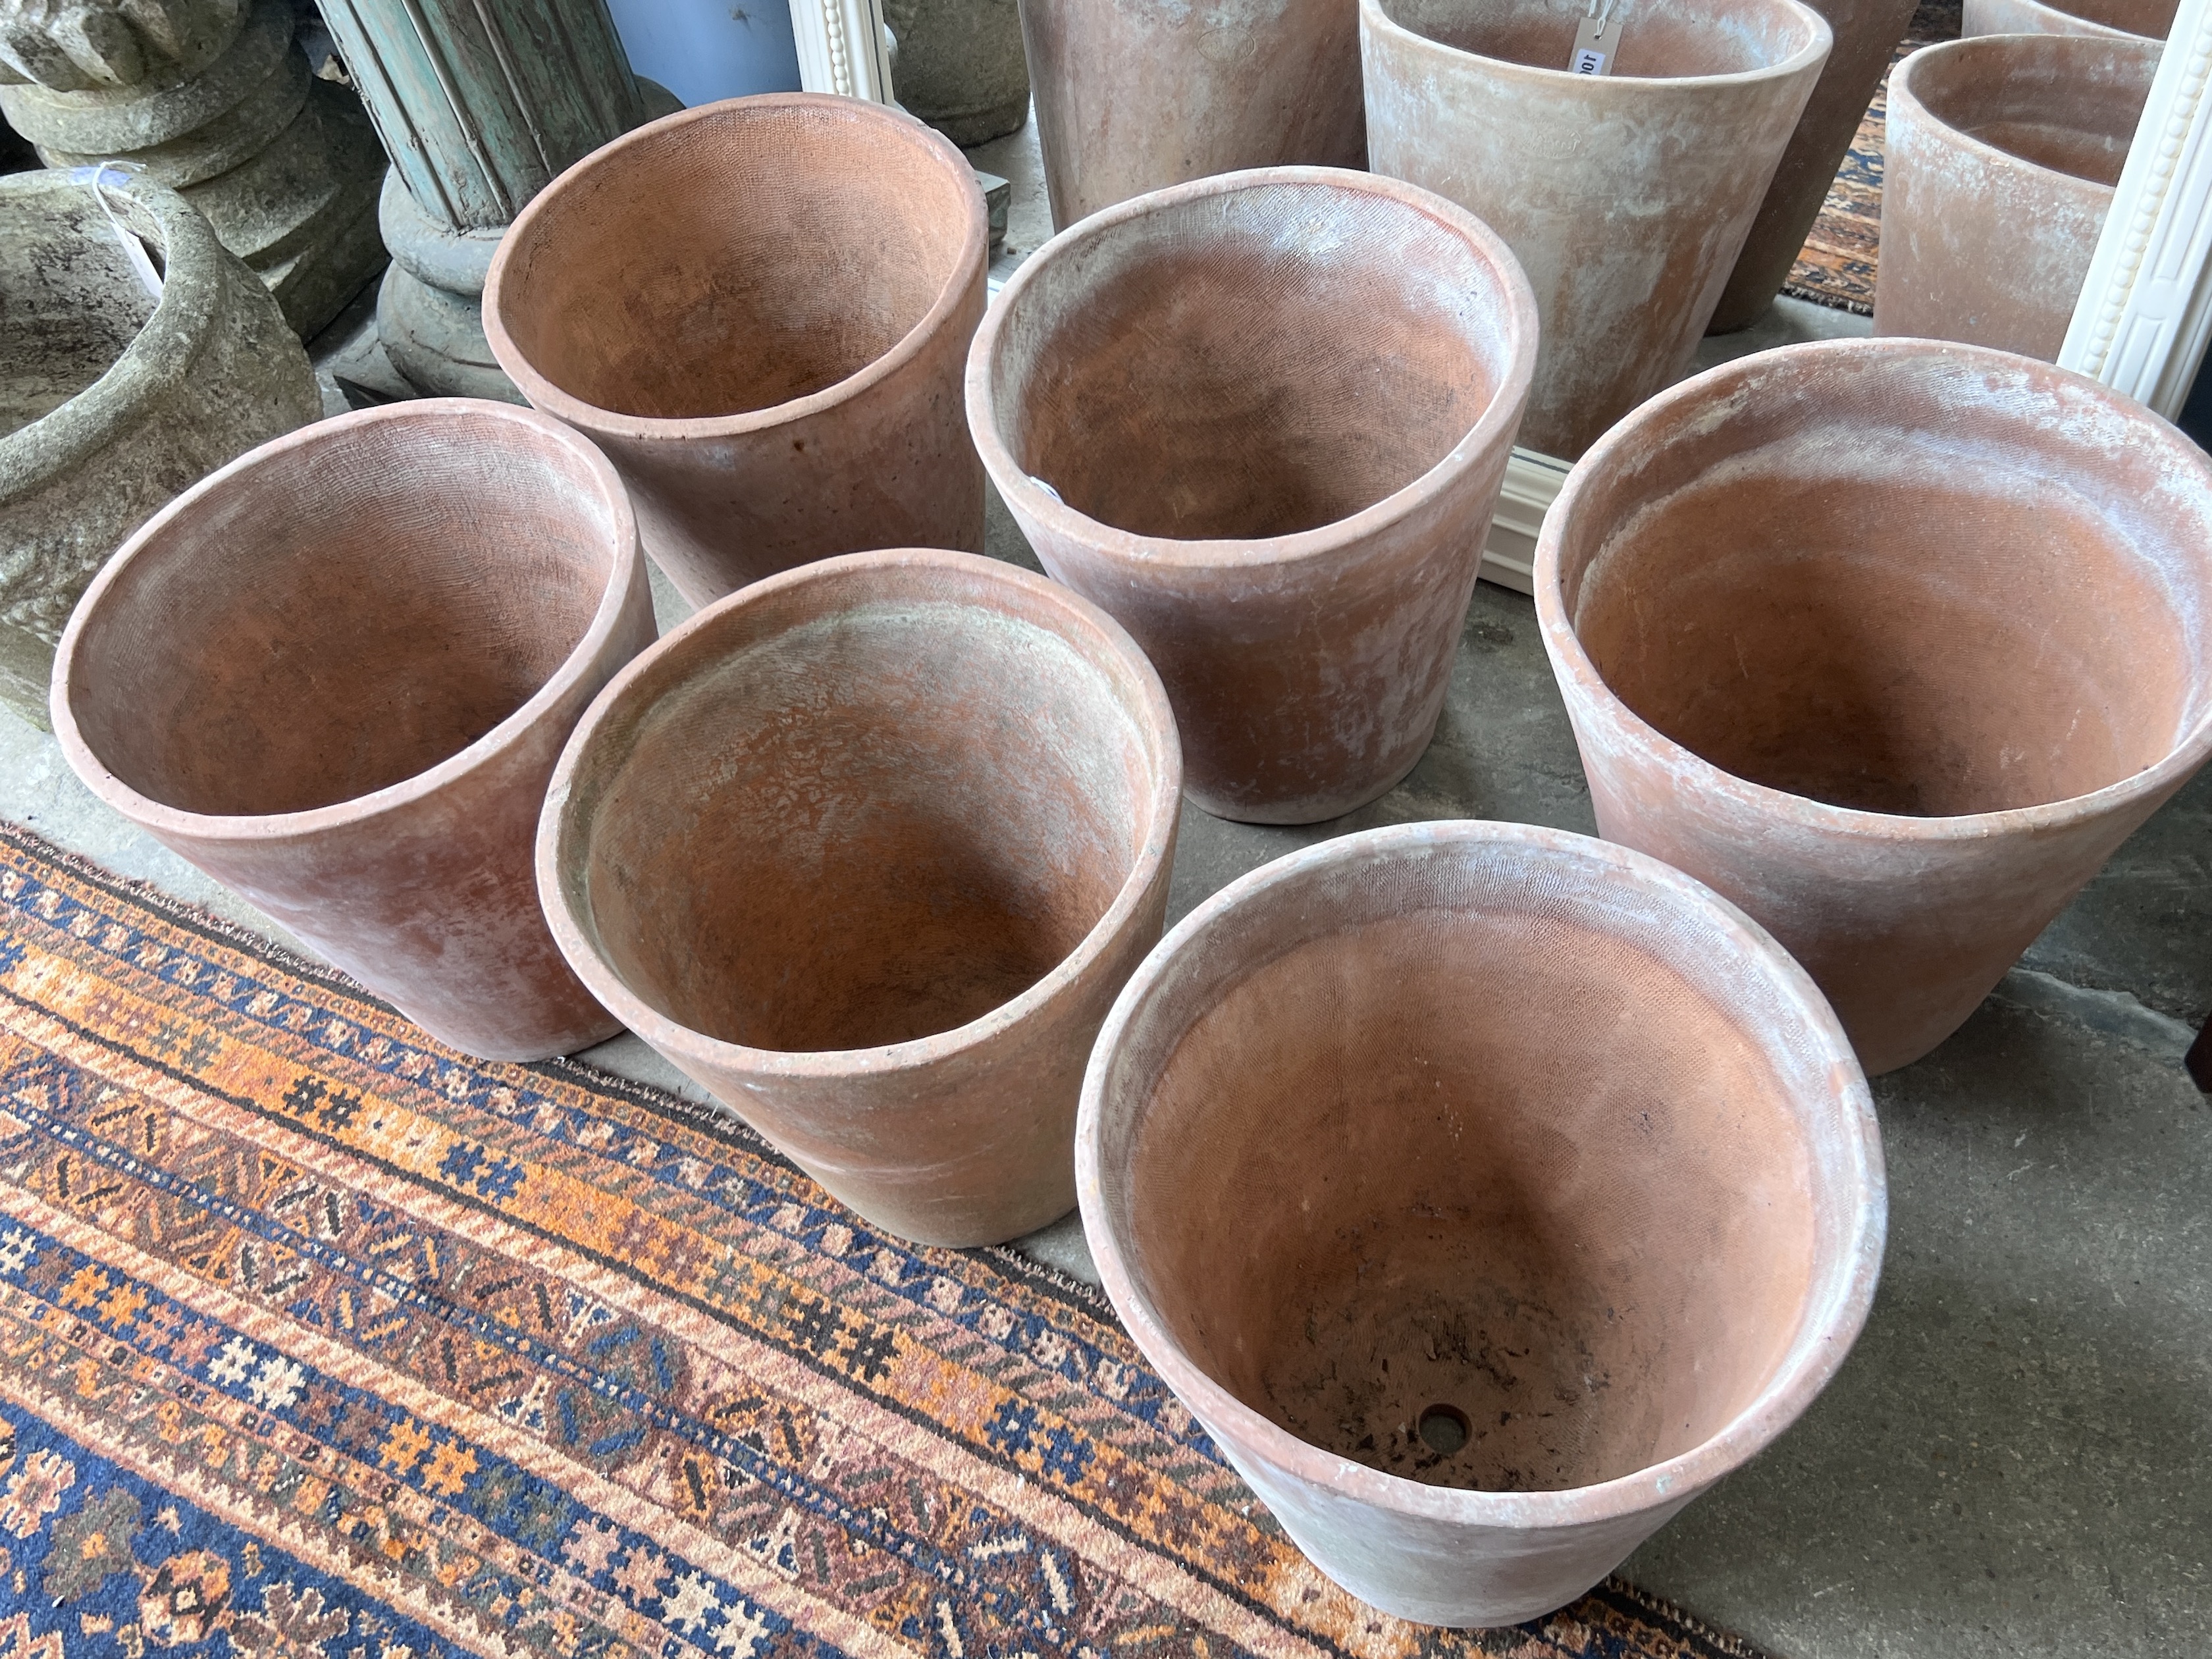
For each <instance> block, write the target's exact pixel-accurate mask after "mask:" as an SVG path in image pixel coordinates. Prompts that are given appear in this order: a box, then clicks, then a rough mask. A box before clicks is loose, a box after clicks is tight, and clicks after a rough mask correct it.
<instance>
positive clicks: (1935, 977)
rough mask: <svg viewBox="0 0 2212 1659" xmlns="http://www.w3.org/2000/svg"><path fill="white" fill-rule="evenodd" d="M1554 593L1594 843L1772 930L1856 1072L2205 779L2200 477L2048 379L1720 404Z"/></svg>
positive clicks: (2180, 443)
mask: <svg viewBox="0 0 2212 1659" xmlns="http://www.w3.org/2000/svg"><path fill="white" fill-rule="evenodd" d="M1535 585H1536V607H1537V617H1538V619H1539V622H1540V623H1541V627H1542V629H1543V633H1544V643H1545V647H1546V648H1547V650H1548V651H1549V652H1550V653H1551V658H1552V665H1553V670H1554V671H1556V672H1557V674H1558V676H1559V688H1560V690H1561V692H1562V694H1563V695H1564V696H1565V701H1566V706H1567V713H1568V714H1569V715H1570V716H1571V719H1572V720H1573V722H1574V727H1575V736H1576V739H1577V743H1578V744H1580V746H1581V749H1582V757H1583V771H1584V772H1585V774H1586V775H1588V777H1589V785H1590V793H1591V795H1592V797H1593V800H1594V804H1595V807H1596V811H1597V821H1598V826H1599V828H1600V829H1601V831H1602V832H1603V834H1604V835H1605V836H1607V838H1609V839H1611V840H1613V841H1619V842H1626V844H1628V845H1629V846H1632V847H1635V848H1640V849H1641V850H1643V851H1644V852H1646V853H1650V854H1652V855H1653V856H1655V857H1657V858H1661V859H1664V860H1666V861H1667V862H1668V863H1669V864H1672V865H1674V866H1676V867H1677V868H1678V869H1681V870H1685V871H1687V872H1689V873H1690V874H1692V875H1693V876H1695V877H1697V878H1699V880H1701V881H1704V882H1705V883H1707V884H1710V885H1711V886H1712V887H1714V888H1716V889H1717V890H1719V891H1720V892H1722V893H1723V894H1724V895H1726V896H1728V897H1729V898H1730V899H1733V900H1734V901H1735V902H1736V903H1738V904H1740V905H1741V906H1742V907H1743V908H1745V909H1746V910H1747V911H1748V912H1750V913H1751V915H1753V916H1754V917H1756V918H1757V919H1758V920H1759V921H1760V922H1761V923H1762V924H1764V925H1765V927H1767V928H1768V929H1769V930H1770V931H1771V932H1772V933H1773V934H1774V936H1775V937H1776V938H1777V939H1780V940H1781V941H1782V944H1783V945H1784V948H1786V949H1787V950H1789V951H1790V953H1791V954H1792V955H1794V956H1795V957H1796V958H1797V959H1798V960H1799V961H1800V962H1802V963H1804V964H1805V966H1806V968H1807V969H1808V970H1809V971H1810V972H1811V974H1812V975H1813V977H1814V979H1815V980H1817V981H1819V982H1820V988H1821V989H1822V990H1824V991H1826V993H1827V994H1828V997H1829V1000H1831V1001H1832V1002H1833V1003H1834V1004H1835V1006H1836V1011H1837V1012H1838V1014H1839V1015H1840V1016H1841V1017H1842V1018H1843V1022H1844V1029H1845V1030H1848V1031H1850V1034H1851V1040H1852V1042H1854V1043H1855V1044H1856V1045H1857V1048H1858V1054H1859V1058H1860V1060H1862V1061H1863V1063H1864V1064H1865V1066H1866V1068H1867V1070H1868V1071H1869V1072H1886V1071H1888V1070H1890V1069H1891V1068H1893V1067H1894V1066H1903V1065H1905V1064H1906V1063H1908V1062H1909V1061H1911V1060H1917V1059H1918V1058H1919V1057H1920V1056H1921V1055H1923V1054H1926V1053H1927V1052H1928V1051H1929V1049H1931V1048H1934V1047H1935V1046H1936V1044H1937V1043H1939V1042H1942V1040H1943V1039H1944V1038H1945V1037H1947V1036H1949V1035H1950V1034H1951V1033H1952V1032H1953V1031H1954V1030H1957V1029H1958V1027H1959V1026H1960V1024H1962V1023H1963V1022H1964V1021H1965V1019H1966V1017H1967V1015H1969V1014H1970V1013H1972V1012H1973V1010H1974V1008H1975V1006H1976V1005H1977V1004H1978V1003H1979V1002H1980V1001H1981V1000H1982V998H1983V997H1984V995H1985V994H1987V993H1988V992H1989V990H1990V987H1992V986H1994V985H1995V984H1996V982H1997V981H1998V980H1999V979H2001V978H2002V977H2003V975H2004V973H2005V970H2006V969H2008V968H2009V967H2010V966H2011V965H2012V963H2014V961H2015V959H2016V958H2017V957H2019V956H2020V953H2021V951H2024V950H2025V949H2027V945H2029V943H2030V942H2031V941H2032V940H2033V939H2034V938H2035V936H2036V935H2037V934H2038V933H2041V932H2042V931H2043V928H2044V927H2045V925H2046V924H2048V923H2049V922H2050V921H2051V918H2052V917H2054V916H2056V915H2057V914H2058V912H2059V911H2060V910H2061V909H2063V908H2065V906H2066V904H2067V902H2068V901H2069V900H2070V899H2071V898H2072V897H2073V896H2074V895H2075V893H2076V892H2078V891H2079V890H2081V886H2082V884H2084V883H2085V882H2087V880H2088V879H2089V878H2090V877H2091V876H2093V875H2094V874H2095V873H2096V872H2097V870H2098V868H2099V866H2101V865H2102V864H2103V863H2104V861H2105V860H2106V858H2108V857H2109V856H2111V854H2112V851H2113V849H2114V848H2117V847H2118V845H2119V844H2120V842H2123V841H2124V840H2125V839H2126V838H2127V836H2129V834H2130V832H2132V831H2133V830H2134V829H2135V828H2136V826H2137V825H2138V824H2140V823H2142V821H2143V820H2144V819H2145V818H2147V817H2149V816H2150V815H2151V813H2152V812H2153V811H2155V810H2157V808H2158V806H2159V805H2160V803H2161V802H2163V801H2164V800H2165V799H2166V798H2167V797H2168V796H2170V795H2171V794H2172V793H2173V792H2174V791H2175V790H2176V789H2178V788H2179V787H2180V786H2181V785H2182V784H2183V783H2184V782H2185V781H2186V780H2187V779H2188V778H2189V776H2190V775H2191V774H2192V773H2193V772H2195V771H2196V769H2197V767H2198V766H2199V765H2201V764H2202V763H2203V761H2204V759H2205V757H2206V756H2207V755H2208V754H2212V657H2208V655H2207V654H2206V653H2205V650H2204V647H2203V641H2204V640H2205V639H2206V638H2207V637H2208V635H2212V460H2208V459H2207V458H2206V456H2205V455H2204V453H2203V451H2201V450H2199V449H2198V448H2197V447H2196V446H2195V445H2193V444H2191V442H2189V441H2188V440H2187V439H2185V438H2184V437H2183V436H2182V435H2180V434H2179V432H2177V431H2176V430H2175V429H2174V428H2172V427H2171V426H2169V425H2167V424H2166V422H2163V421H2161V420H2160V419H2158V418H2157V417H2156V416H2153V415H2152V414H2150V413H2149V412H2148V410H2145V409H2144V408H2143V407H2142V404H2138V403H2136V402H2135V401H2134V400H2133V399H2132V398H2127V397H2124V396H2123V395H2121V394H2119V393H2118V392H2112V391H2111V390H2109V389H2108V388H2106V387H2104V386H2099V385H2097V384H2095V383H2094V382H2093V381H2091V380H2086V379H2084V378H2082V377H2081V376H2080V375H2077V374H2069V373H2067V372H2065V371H2063V370H2060V369H2056V368H2051V367H2050V366H2049V365H2047V364H2044V363H2039V362H2033V361H2031V360H2029V359H2027V358H2023V357H2016V356H2008V355H2007V354H2004V353H2001V352H1995V351H1987V350H1983V349H1978V348H1976V347H1971V346H1959V345H1950V344H1945V343H1937V342H1933V341H1923V340H1857V341H1830V342H1823V343H1815V344H1810V345H1800V346H1791V347H1787V348H1785V349H1782V350H1779V351H1769V352H1764V353H1761V354H1759V355H1758V356H1751V357H1746V358H1743V359H1741V360H1740V361H1739V362H1733V363H1729V364H1726V365H1724V366H1723V367H1722V368H1717V369H1714V370H1712V371H1711V372H1710V373H1709V374H1702V375H1699V377H1698V378H1697V379H1696V380H1690V381H1687V382H1686V383H1685V384H1683V385H1681V386H1677V387H1675V388H1674V390H1672V391H1670V392H1665V393H1663V394H1662V395H1661V396H1660V397H1658V398H1655V399H1654V400H1653V401H1652V402H1650V404H1646V405H1644V408H1642V409H1640V410H1638V411H1637V412H1636V413H1635V414H1634V415H1632V416H1630V417H1629V418H1628V419H1627V420H1626V421H1624V422H1621V424H1620V426H1619V427H1617V428H1615V429H1614V430H1613V431H1612V432H1611V433H1608V434H1607V435H1606V437H1605V438H1604V439H1603V440H1602V441H1601V442H1600V443H1599V444H1598V445H1597V446H1596V447H1594V448H1592V449H1591V451H1590V452H1589V454H1588V455H1586V456H1585V457H1583V461H1582V464H1581V465H1579V466H1577V468H1576V469H1575V471H1573V473H1572V474H1571V476H1570V477H1569V478H1568V480H1567V483H1566V486H1565V489H1563V490H1562V491H1561V493H1560V495H1559V501H1558V502H1557V504H1556V505H1555V506H1554V507H1553V508H1552V512H1551V514H1550V516H1549V517H1548V518H1547V519H1546V520H1545V523H1544V531H1543V535H1542V538H1541V540H1540V542H1539V544H1538V548H1537V554H1536V569H1535Z"/></svg>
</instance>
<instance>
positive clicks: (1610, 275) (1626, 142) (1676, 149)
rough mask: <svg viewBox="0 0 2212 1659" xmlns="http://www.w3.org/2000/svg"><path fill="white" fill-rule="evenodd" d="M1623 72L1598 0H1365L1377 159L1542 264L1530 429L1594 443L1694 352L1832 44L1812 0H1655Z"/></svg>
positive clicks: (1551, 439)
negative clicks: (1603, 55) (1603, 36)
mask: <svg viewBox="0 0 2212 1659" xmlns="http://www.w3.org/2000/svg"><path fill="white" fill-rule="evenodd" d="M1587 11H1588V8H1587V7H1586V6H1585V5H1584V4H1583V3H1582V0H1359V24H1360V48H1361V51H1362V53H1363V54H1364V60H1365V64H1366V71H1367V145H1368V159H1369V162H1370V165H1371V166H1372V167H1374V169H1375V171H1376V172H1377V173H1388V174H1389V175H1390V176H1391V177H1392V178H1395V179H1410V180H1412V181H1413V183H1415V184H1417V185H1425V186H1426V187H1427V188H1429V189H1431V190H1433V191H1437V192H1438V193H1439V194H1441V195H1444V196H1448V197H1450V198H1451V199H1452V200H1453V201H1455V202H1457V203H1459V204H1461V205H1462V206H1463V207H1465V208H1467V209H1468V210H1469V211H1470V212H1472V213H1474V215H1476V216H1478V217H1479V218H1480V219H1481V220H1482V221H1483V222H1484V223H1486V224H1487V225H1489V226H1490V227H1491V228H1492V229H1494V230H1496V231H1497V232H1498V234H1499V235H1500V236H1502V237H1504V239H1505V243H1506V246H1509V247H1510V248H1511V249H1512V250H1513V252H1514V253H1515V255H1516V257H1518V258H1519V259H1520V261H1521V264H1522V269H1523V270H1526V271H1527V272H1528V281H1529V284H1530V286H1531V287H1533V288H1534V289H1535V291H1536V310H1537V313H1538V315H1539V316H1540V317H1541V319H1542V325H1543V343H1542V345H1541V349H1540V350H1539V352H1538V356H1537V361H1536V378H1535V383H1534V386H1533V387H1532V388H1531V390H1530V392H1529V396H1528V419H1527V420H1526V421H1525V422H1523V423H1522V435H1521V442H1522V444H1524V445H1526V446H1527V447H1529V448H1531V449H1535V450H1541V451H1542V452H1543V453H1547V454H1550V455H1558V456H1561V457H1565V458H1572V457H1574V456H1577V455H1579V454H1581V453H1583V450H1584V449H1585V448H1587V447H1589V443H1590V442H1591V441H1592V440H1593V439H1595V437H1596V436H1597V435H1598V434H1600V433H1601V432H1603V431H1604V430H1605V429H1606V428H1607V427H1609V426H1611V425H1612V424H1613V422H1615V421H1616V420H1618V419H1620V416H1623V415H1625V414H1626V413H1627V412H1628V411H1629V410H1632V409H1633V408H1634V407H1635V406H1636V405H1637V404H1640V403H1642V402H1643V401H1644V399H1645V398H1648V397H1650V395H1651V394H1652V393H1653V392H1656V391H1658V390H1659V389H1660V388H1661V387H1662V386H1667V385H1669V384H1671V383H1672V382H1673V381H1674V380H1676V379H1678V378H1679V377H1680V375H1681V374H1683V373H1684V372H1685V371H1686V370H1687V369H1688V368H1689V367H1690V362H1691V359H1692V356H1694V355H1695V353H1696V351H1697V349H1698V341H1699V338H1700V337H1703V335H1704V334H1705V325H1706V324H1707V323H1708V322H1709V321H1710V320H1711V318H1712V314H1713V307H1715V306H1716V305H1717V303H1718V302H1719V301H1720V296H1721V289H1722V288H1723V285H1724V284H1725V283H1727V281H1728V278H1729V271H1730V270H1732V269H1733V268H1734V267H1735V260H1736V256H1737V254H1738V253H1739V252H1741V251H1742V248H1743V241H1744V237H1745V236H1746V235H1747V234H1748V233H1749V231H1750V229H1751V224H1752V221H1753V217H1754V216H1756V215H1757V213H1758V211H1759V203H1760V201H1761V199H1762V198H1763V197H1765V194H1766V187H1767V183H1768V181H1769V180H1770V179H1771V178H1772V177H1773V174H1774V168H1775V164H1776V163H1777V162H1778V161H1780V160H1781V159H1782V153H1783V150H1784V148H1785V147H1786V146H1787V145H1788V143H1790V134H1791V133H1792V131H1795V130H1796V125H1797V118H1798V117H1799V115H1800V114H1801V113H1802V112H1803V110H1804V107H1805V101H1806V100H1807V99H1808V97H1809V96H1810V95H1811V94H1812V91H1813V84H1814V81H1815V80H1816V79H1817V78H1818V77H1819V76H1820V68H1821V65H1822V64H1824V63H1825V62H1826V59H1827V56H1828V42H1829V38H1830V36H1829V29H1828V25H1827V22H1826V20H1825V19H1823V18H1822V17H1821V16H1820V14H1818V13H1817V12H1814V11H1813V10H1811V9H1809V8H1808V7H1806V6H1803V5H1800V4H1799V3H1797V0H1638V4H1636V5H1634V6H1632V7H1627V8H1625V9H1624V11H1625V15H1624V16H1622V17H1621V18H1620V20H1619V21H1617V23H1616V24H1615V27H1617V28H1618V30H1619V33H1618V35H1617V37H1616V44H1615V46H1614V48H1613V52H1614V57H1613V61H1612V64H1611V72H1610V73H1608V74H1606V75H1602V76H1597V75H1576V74H1573V73H1571V72H1570V71H1569V70H1568V68H1567V65H1568V63H1569V61H1570V59H1571V56H1572V53H1573V50H1574V40H1575V30H1576V27H1577V24H1578V23H1579V22H1580V21H1582V20H1583V17H1584V16H1585V15H1586V14H1587Z"/></svg>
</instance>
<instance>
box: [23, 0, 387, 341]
mask: <svg viewBox="0 0 2212 1659" xmlns="http://www.w3.org/2000/svg"><path fill="white" fill-rule="evenodd" d="M294 25H295V18H294V13H293V9H292V3H291V0H127V3H126V0H71V3H68V4H55V3H52V0H0V113H4V114H5V116H6V118H7V119H8V122H9V125H12V126H14V127H15V129H16V130H17V131H20V132H21V133H22V134H23V135H24V137H27V138H29V139H31V140H32V141H33V143H36V144H37V145H38V147H39V154H40V156H41V157H42V158H43V159H44V160H45V161H46V163H47V165H49V166H51V167H75V166H80V165H83V164H87V163H89V162H93V161H128V162H131V163H134V164H135V165H136V166H137V167H139V168H140V169H142V170H143V173H145V176H146V177H147V178H149V179H152V180H153V181H154V182H155V183H156V184H161V185H168V186H169V187H170V188H172V189H173V190H175V191H179V193H180V194H182V195H183V197H185V200H186V201H188V202H189V203H191V205H192V206H193V207H194V208H196V209H197V210H198V211H199V212H200V213H201V214H203V215H204V216H206V218H207V221H208V222H209V223H210V224H211V225H213V226H214V227H215V231H216V235H217V236H219V237H220V238H222V243H223V246H226V247H228V248H229V249H230V251H231V252H234V253H235V254H237V255H238V256H239V257H240V258H242V259H244V260H245V261H246V264H248V265H250V266H252V268H253V270H254V271H255V272H256V273H257V274H258V276H260V277H261V279H262V281H263V282H264V283H267V284H268V286H269V289H270V292H271V293H273V294H274V295H276V299H277V301H278V303H279V304H281V305H282V306H283V308H284V316H285V319H286V320H287V321H289V323H290V324H291V325H292V327H293V329H294V330H295V331H296V332H298V333H299V334H301V335H302V336H311V335H313V334H315V333H317V332H318V331H320V330H321V328H322V327H323V325H325V323H327V322H329V321H330V320H331V318H333V317H335V316H336V315H337V313H338V312H339V311H340V310H341V309H343V307H344V306H345V304H346V302H347V301H349V300H350V299H352V298H353V296H354V295H356V294H358V293H359V292H360V291H361V289H362V287H363V286H364V285H365V284H366V283H368V281H369V279H370V278H371V277H372V276H374V275H375V274H376V272H377V270H378V269H379V268H380V267H381V266H382V265H383V264H384V258H385V255H384V245H383V242H382V241H381V240H380V238H379V236H378V234H377V223H376V197H377V189H378V185H379V184H380V181H381V180H382V179H383V177H384V169H385V158H384V152H383V151H382V149H380V148H379V146H378V144H377V142H376V135H375V134H374V132H373V131H371V130H370V128H369V125H368V120H367V118H365V117H364V116H363V114H362V108H361V102H360V100H358V99H357V98H356V97H355V96H354V95H353V94H351V93H350V92H348V91H346V90H345V89H344V88H342V87H339V86H337V85H334V84H333V83H331V82H328V81H322V80H318V79H316V78H315V77H314V76H312V75H311V74H310V73H309V72H308V68H307V58H306V57H305V55H304V54H302V53H301V51H300V48H299V46H297V45H296V44H295V41H294V40H293V31H294Z"/></svg>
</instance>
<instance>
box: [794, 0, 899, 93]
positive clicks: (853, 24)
mask: <svg viewBox="0 0 2212 1659" xmlns="http://www.w3.org/2000/svg"><path fill="white" fill-rule="evenodd" d="M791 33H792V36H793V40H796V41H797V42H798V46H799V85H800V86H801V87H803V88H805V89H806V90H807V91H809V92H834V93H836V94H840V95H841V96H842V97H846V98H866V100H869V101H870V102H871V103H877V104H888V103H890V101H891V60H890V51H889V49H888V48H887V47H886V46H885V44H884V9H883V4H882V0H791Z"/></svg>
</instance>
